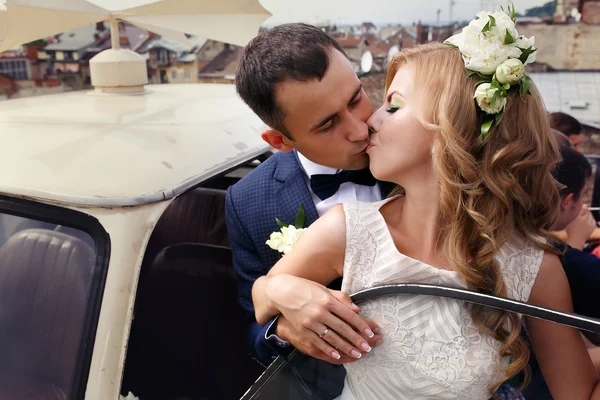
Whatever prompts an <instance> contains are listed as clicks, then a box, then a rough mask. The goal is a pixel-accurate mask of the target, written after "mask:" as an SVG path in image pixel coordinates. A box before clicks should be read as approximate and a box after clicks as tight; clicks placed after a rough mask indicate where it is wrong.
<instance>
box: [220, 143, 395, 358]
mask: <svg viewBox="0 0 600 400" xmlns="http://www.w3.org/2000/svg"><path fill="white" fill-rule="evenodd" d="M306 182H307V181H306V175H305V173H304V170H303V169H302V166H301V165H300V162H299V161H298V158H297V156H296V153H295V152H289V153H281V152H280V153H276V154H274V155H273V156H271V157H269V158H268V159H267V160H266V161H265V162H263V163H262V164H261V165H259V166H258V167H257V168H256V169H255V170H254V171H252V172H251V173H250V174H248V175H247V176H246V177H244V178H243V179H241V180H240V181H239V182H237V183H236V184H235V185H233V186H231V187H230V188H229V189H228V190H227V196H226V206H225V213H226V217H227V231H228V234H229V240H230V242H231V250H232V253H233V265H234V268H235V270H236V272H237V275H238V279H239V286H238V296H239V302H240V305H241V307H242V309H243V314H244V331H245V332H244V334H245V337H246V341H247V343H248V345H249V347H250V352H251V353H252V356H253V357H254V358H256V359H257V360H258V361H259V362H260V363H262V364H263V365H268V364H270V363H271V361H272V360H273V359H275V358H276V357H277V355H279V354H281V353H284V354H285V350H283V349H282V348H280V347H277V346H276V345H275V342H274V341H268V340H266V339H265V333H266V331H267V328H268V326H269V325H270V324H267V325H265V326H264V327H263V326H260V325H259V324H258V323H257V322H256V318H255V316H254V306H253V304H252V285H253V284H254V281H255V280H256V279H258V278H259V277H261V276H263V275H266V274H267V273H268V272H269V270H270V269H271V267H273V265H275V263H276V262H277V261H278V260H279V258H280V256H279V253H278V252H276V251H275V250H272V249H271V248H269V247H268V246H267V245H266V244H265V242H266V241H267V240H268V239H269V236H270V235H271V233H272V232H274V231H278V230H279V227H278V226H277V221H276V220H275V218H279V219H280V220H281V221H283V222H286V223H291V224H293V223H294V221H295V219H296V213H297V212H298V209H299V208H300V205H301V204H302V205H304V209H305V225H306V226H309V225H310V224H312V223H313V222H315V221H316V220H317V218H318V214H317V210H316V209H315V205H314V203H313V200H312V196H311V193H310V191H309V189H308V186H307V184H306ZM390 186H391V185H390V184H386V183H384V184H382V185H380V187H381V188H382V190H389V189H390V188H391V187H390ZM288 351H289V350H288Z"/></svg>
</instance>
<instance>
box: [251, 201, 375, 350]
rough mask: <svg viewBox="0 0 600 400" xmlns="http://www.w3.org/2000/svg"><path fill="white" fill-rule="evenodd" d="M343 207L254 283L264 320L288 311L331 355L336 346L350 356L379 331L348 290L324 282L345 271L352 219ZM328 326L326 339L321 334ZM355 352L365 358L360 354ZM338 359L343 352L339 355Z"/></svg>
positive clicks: (257, 307) (314, 226) (313, 227)
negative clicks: (348, 222) (334, 288)
mask: <svg viewBox="0 0 600 400" xmlns="http://www.w3.org/2000/svg"><path fill="white" fill-rule="evenodd" d="M342 207H343V206H342V205H338V206H335V207H334V208H332V209H331V210H330V211H329V212H328V213H326V214H325V215H324V216H322V217H321V218H320V219H318V220H317V221H316V222H315V223H314V224H312V225H311V226H310V227H309V228H308V229H307V230H306V231H305V232H304V233H303V234H302V236H301V237H300V240H298V243H296V245H295V247H294V249H293V250H292V252H290V253H288V254H287V255H285V256H283V257H282V258H281V260H280V261H279V262H277V264H275V266H274V267H273V268H272V269H271V271H270V272H269V273H268V275H267V276H264V277H261V278H259V279H257V280H256V282H255V283H254V286H253V287H252V299H253V302H254V309H255V314H256V320H257V321H258V323H259V324H264V323H266V322H267V321H269V320H270V319H271V318H273V317H274V316H275V315H278V314H283V315H284V316H285V317H286V319H287V320H289V321H290V322H291V323H292V325H293V326H294V327H295V328H296V329H298V330H299V331H303V332H304V333H305V334H307V335H308V336H307V337H310V338H311V340H312V341H313V343H314V344H315V345H316V346H317V347H319V348H321V350H323V351H324V352H325V353H327V354H328V355H330V356H331V354H332V353H333V354H336V355H337V352H335V349H334V347H337V348H339V349H340V350H341V351H343V352H345V353H347V354H350V355H352V354H353V353H352V351H353V350H354V351H357V350H358V351H359V352H364V351H367V349H369V350H370V347H369V345H368V344H367V343H366V340H365V338H363V336H365V337H373V331H377V327H376V325H375V324H374V323H373V322H370V321H366V320H365V319H363V318H362V317H360V316H359V315H358V313H357V312H358V311H359V309H358V307H356V306H354V305H353V304H352V301H351V300H350V298H349V296H348V295H347V294H345V293H341V292H333V291H330V290H328V289H327V288H326V287H325V286H324V285H327V284H329V283H331V282H332V281H333V280H335V279H336V278H338V277H340V276H342V272H343V266H344V253H345V246H346V222H345V214H344V210H343V208H342ZM326 331H327V332H328V333H327V335H325V336H324V337H323V339H325V340H322V339H321V338H320V337H319V335H320V334H322V333H324V332H326ZM357 332H360V334H359V333H357ZM361 335H363V336H361ZM342 338H344V339H345V340H343V339H342ZM352 345H354V346H356V347H353V346H352ZM332 346H333V347H332ZM354 357H356V358H360V357H359V356H358V357H357V356H356V353H354ZM334 358H339V357H336V356H335V355H334Z"/></svg>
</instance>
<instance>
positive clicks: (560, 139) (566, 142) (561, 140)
mask: <svg viewBox="0 0 600 400" xmlns="http://www.w3.org/2000/svg"><path fill="white" fill-rule="evenodd" d="M552 134H553V135H554V139H556V143H558V145H559V146H560V147H563V146H564V147H570V148H573V143H571V140H570V139H569V137H568V136H567V135H565V134H564V133H562V132H561V131H558V130H556V129H552Z"/></svg>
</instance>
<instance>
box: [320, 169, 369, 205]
mask: <svg viewBox="0 0 600 400" xmlns="http://www.w3.org/2000/svg"><path fill="white" fill-rule="evenodd" d="M345 182H352V183H356V184H357V185H364V186H375V184H376V183H377V180H376V179H375V178H374V177H373V175H371V171H369V168H365V169H361V170H358V171H342V172H340V173H338V174H333V175H327V174H317V175H312V176H311V177H310V188H311V189H312V191H313V193H314V194H315V195H317V197H318V198H320V199H321V200H326V199H328V198H330V197H331V196H333V195H334V194H335V193H336V192H337V191H338V190H339V189H340V185H341V184H342V183H345Z"/></svg>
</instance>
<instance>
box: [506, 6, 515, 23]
mask: <svg viewBox="0 0 600 400" xmlns="http://www.w3.org/2000/svg"><path fill="white" fill-rule="evenodd" d="M511 5H512V8H511V7H508V11H510V19H512V22H514V23H515V24H516V23H517V10H516V9H515V4H514V3H512V4H511Z"/></svg>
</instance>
